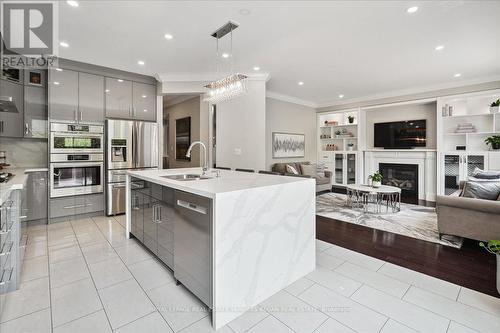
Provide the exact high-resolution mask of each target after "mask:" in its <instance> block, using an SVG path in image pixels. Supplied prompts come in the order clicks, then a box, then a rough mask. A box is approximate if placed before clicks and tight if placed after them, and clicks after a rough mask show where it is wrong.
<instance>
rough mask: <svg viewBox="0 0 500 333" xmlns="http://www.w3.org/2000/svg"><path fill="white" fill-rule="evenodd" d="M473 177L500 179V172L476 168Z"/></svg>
mask: <svg viewBox="0 0 500 333" xmlns="http://www.w3.org/2000/svg"><path fill="white" fill-rule="evenodd" d="M472 177H474V178H478V179H500V171H484V170H481V169H479V168H475V169H474V171H473V172H472Z"/></svg>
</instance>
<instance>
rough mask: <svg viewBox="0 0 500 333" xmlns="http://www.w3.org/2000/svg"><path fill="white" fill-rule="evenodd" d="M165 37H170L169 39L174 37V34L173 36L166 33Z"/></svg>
mask: <svg viewBox="0 0 500 333" xmlns="http://www.w3.org/2000/svg"><path fill="white" fill-rule="evenodd" d="M164 37H165V39H169V40H170V39H173V38H174V36H172V35H171V34H165V36H164Z"/></svg>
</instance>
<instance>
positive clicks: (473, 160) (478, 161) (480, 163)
mask: <svg viewBox="0 0 500 333" xmlns="http://www.w3.org/2000/svg"><path fill="white" fill-rule="evenodd" d="M464 158H465V161H464V162H465V163H466V165H467V170H465V172H466V174H467V177H469V176H472V173H473V172H474V170H475V169H476V168H479V169H481V170H484V169H485V168H484V165H485V161H484V160H485V158H484V155H467V156H464Z"/></svg>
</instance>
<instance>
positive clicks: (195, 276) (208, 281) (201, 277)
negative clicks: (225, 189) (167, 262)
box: [174, 191, 213, 308]
mask: <svg viewBox="0 0 500 333" xmlns="http://www.w3.org/2000/svg"><path fill="white" fill-rule="evenodd" d="M175 213H176V216H175V222H174V235H175V236H174V276H175V278H176V279H177V280H179V281H180V282H181V283H182V284H184V285H185V286H186V287H187V288H188V289H189V290H190V291H191V292H192V293H193V294H195V295H196V296H197V297H198V298H199V299H200V300H201V301H203V303H205V304H206V305H208V306H209V307H210V308H212V302H213V298H212V200H210V199H208V198H205V197H201V196H197V195H193V194H190V193H186V192H182V191H175Z"/></svg>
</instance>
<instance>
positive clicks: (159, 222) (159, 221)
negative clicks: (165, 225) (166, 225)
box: [156, 205, 163, 224]
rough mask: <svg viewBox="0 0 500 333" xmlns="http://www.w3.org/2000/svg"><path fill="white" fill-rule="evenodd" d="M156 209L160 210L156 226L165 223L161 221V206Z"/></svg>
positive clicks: (157, 214)
mask: <svg viewBox="0 0 500 333" xmlns="http://www.w3.org/2000/svg"><path fill="white" fill-rule="evenodd" d="M156 208H157V209H158V212H157V213H156V224H161V223H162V222H163V221H162V219H161V206H160V205H158V206H156Z"/></svg>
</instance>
